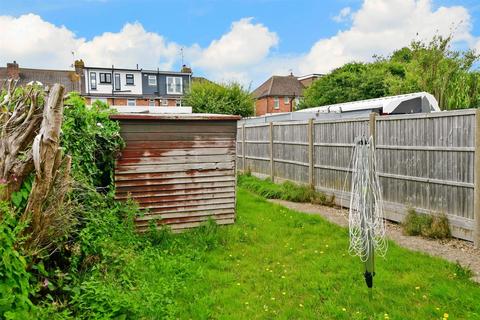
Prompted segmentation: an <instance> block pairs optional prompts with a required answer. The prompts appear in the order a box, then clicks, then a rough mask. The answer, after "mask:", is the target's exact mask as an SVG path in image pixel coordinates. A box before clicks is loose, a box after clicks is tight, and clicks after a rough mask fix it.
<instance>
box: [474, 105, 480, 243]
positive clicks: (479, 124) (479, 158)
mask: <svg viewBox="0 0 480 320" xmlns="http://www.w3.org/2000/svg"><path fill="white" fill-rule="evenodd" d="M474 167H475V169H474V173H473V174H474V181H475V187H474V188H475V189H474V200H473V211H474V221H475V232H474V238H473V242H474V245H475V247H476V248H478V247H480V109H477V110H475V159H474Z"/></svg>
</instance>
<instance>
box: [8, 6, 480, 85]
mask: <svg viewBox="0 0 480 320" xmlns="http://www.w3.org/2000/svg"><path fill="white" fill-rule="evenodd" d="M395 2H396V3H395ZM406 3H409V4H406ZM380 6H384V7H386V8H384V9H385V11H384V12H381V11H379V12H378V15H382V14H383V15H385V16H386V17H388V15H389V14H390V15H391V16H392V17H395V15H396V12H401V9H402V8H405V10H407V11H406V12H405V14H407V15H408V14H409V11H411V12H412V14H411V15H413V14H414V12H417V13H419V14H420V15H427V16H428V15H431V19H430V20H431V21H430V22H429V23H430V24H431V25H423V24H422V23H423V22H422V21H421V20H422V19H420V18H418V19H416V20H412V21H410V22H408V23H407V24H408V25H405V26H402V25H397V24H399V22H398V21H392V22H390V21H388V20H387V21H380V20H379V21H374V22H372V25H371V26H369V25H368V20H369V19H370V18H369V15H370V16H371V17H373V18H378V17H375V16H376V12H375V11H376V8H377V7H380ZM425 6H427V7H428V8H427V9H425V8H424V7H425ZM442 7H443V8H445V10H447V11H446V12H443V11H445V10H443V9H441V8H442ZM342 10H343V12H344V16H343V17H340V16H339V14H340V12H342ZM358 12H361V14H360V15H358V16H359V17H358V21H356V20H355V19H356V18H355V14H356V13H358ZM27 14H34V15H35V17H36V19H33V18H32V17H30V19H21V20H9V21H18V25H17V26H16V27H17V28H18V30H16V31H15V32H16V33H15V34H21V33H23V32H24V31H25V30H30V32H28V36H25V38H27V39H29V37H35V36H36V37H37V38H36V39H33V41H30V42H35V41H41V40H42V39H44V40H46V41H49V40H48V39H49V37H52V39H55V38H58V39H62V36H55V32H57V33H61V32H62V31H61V30H60V29H62V26H64V27H65V28H64V29H66V30H68V32H70V33H71V35H70V36H65V35H63V36H65V37H66V38H65V39H66V40H64V41H63V43H64V44H65V47H66V46H68V45H69V46H70V47H71V48H65V49H64V50H63V51H65V52H64V53H63V55H62V56H61V57H59V58H56V55H58V53H54V52H51V53H50V52H49V51H48V50H47V49H45V50H40V51H38V49H37V48H32V49H31V50H30V49H29V47H28V44H24V43H18V44H17V46H18V47H19V48H20V47H21V48H24V49H25V50H30V53H29V54H26V53H25V50H24V51H21V50H13V49H7V48H2V38H1V37H2V36H1V35H0V52H2V51H3V52H4V54H0V64H4V63H5V62H6V61H10V60H11V59H12V58H13V59H17V60H19V61H20V62H22V61H23V62H24V63H27V64H29V66H32V67H35V66H38V67H44V66H46V67H55V65H52V64H53V63H55V61H57V62H58V61H61V63H60V64H61V65H59V68H65V67H66V66H67V64H68V61H67V60H68V59H70V58H71V57H68V58H67V56H68V53H69V52H71V51H75V52H76V56H77V57H82V58H84V57H86V59H87V60H88V61H87V64H92V63H93V64H98V63H103V64H110V62H111V63H117V64H131V65H134V64H136V63H140V65H141V66H145V67H150V68H152V67H160V68H171V69H176V68H178V67H179V65H180V63H181V62H180V59H179V57H180V53H179V52H180V50H179V48H181V47H183V48H184V52H185V60H186V62H187V63H188V64H190V65H193V67H194V68H195V70H196V71H197V73H198V74H201V75H206V76H209V77H212V78H214V79H217V80H223V81H228V80H239V81H241V82H244V83H245V82H246V83H248V82H253V83H257V82H258V81H260V80H261V79H263V78H264V77H266V76H268V75H269V74H271V73H286V72H288V70H293V71H294V72H295V73H313V72H328V70H331V68H333V67H336V66H338V65H341V64H342V63H344V62H346V61H349V60H368V59H369V57H371V56H372V55H373V54H375V53H380V54H388V52H391V50H393V49H394V47H395V45H398V46H401V45H405V44H407V43H408V42H409V40H411V39H412V38H413V37H414V36H415V33H416V31H415V30H416V29H418V30H419V31H421V32H420V33H421V35H422V36H424V38H428V37H429V36H430V35H431V34H433V33H435V30H438V29H440V30H441V31H442V30H443V31H445V30H446V27H445V25H446V24H447V25H449V27H448V28H450V29H451V24H454V23H455V24H456V23H460V21H464V20H468V26H466V27H458V29H460V31H457V32H458V33H459V36H458V41H457V43H456V45H457V46H459V47H473V48H475V47H476V46H477V45H478V44H479V43H480V42H478V41H477V38H478V37H479V36H480V22H479V20H480V3H479V2H478V1H474V0H458V1H454V0H438V1H428V0H418V1H416V0H384V1H382V0H367V1H360V0H339V1H306V0H299V1H286V0H257V1H254V0H242V1H240V0H226V1H220V0H218V1H214V0H210V1H187V0H179V1H151V0H137V1H134V0H76V1H60V0H50V1H40V0H24V1H5V0H2V1H0V18H1V17H2V16H3V17H8V18H9V19H19V17H21V16H22V15H27ZM362 16H364V18H363V19H362ZM247 18H252V19H247ZM373 18H372V20H375V19H373ZM450 18H451V20H449V19H450ZM399 19H400V20H405V19H404V18H402V16H401V15H400V16H399ZM392 20H394V19H392ZM127 23H130V24H134V23H136V26H137V27H138V28H140V29H141V30H140V29H139V30H130V31H131V32H124V33H125V34H127V33H128V35H125V34H123V33H122V30H123V28H124V27H125V25H126V24H127ZM235 23H237V24H236V27H235ZM40 24H43V25H40ZM46 24H49V25H53V27H51V28H49V27H48V26H46ZM416 24H418V26H417V25H416ZM436 24H438V25H436ZM355 25H359V27H358V28H357V29H355ZM391 25H395V26H394V27H395V28H397V29H392V30H391V32H390V33H388V32H384V33H383V35H382V34H381V32H382V31H385V30H387V29H389V28H390V26H391ZM39 26H40V27H39ZM43 27H45V30H43V29H42V28H43ZM370 27H372V28H377V29H379V30H373V31H371V30H370V29H369V28H370ZM0 28H1V29H2V30H3V27H2V25H1V23H0ZM429 28H430V29H431V30H429ZM404 29H405V30H406V31H405V32H403V31H402V30H404ZM38 30H41V31H38ZM387 31H388V30H387ZM105 32H111V33H114V34H117V35H118V39H117V40H116V41H117V42H118V44H117V45H118V46H121V41H120V39H125V41H127V42H124V43H129V42H128V41H129V40H128V39H130V40H132V39H131V37H136V38H138V39H143V38H142V35H144V34H149V35H150V36H152V34H153V36H155V35H158V36H159V37H161V39H157V38H155V39H153V40H152V38H151V37H148V36H146V37H145V40H144V41H145V42H151V43H152V45H151V47H149V46H148V45H144V44H139V43H133V44H132V46H133V47H138V52H135V50H134V49H132V48H130V49H128V51H127V52H126V53H124V52H123V51H124V50H126V49H124V48H121V47H119V48H118V49H115V50H113V49H111V48H110V49H111V50H110V51H109V48H107V47H109V46H110V44H107V42H110V43H113V42H112V40H111V39H110V38H108V37H103V38H102V39H98V41H96V42H93V41H92V39H94V38H95V37H99V36H102V35H104V33H105ZM349 32H350V33H349ZM372 32H373V33H375V32H377V33H378V36H376V35H374V36H373V37H372V36H371V34H370V33H372ZM445 32H446V31H445ZM339 33H340V34H341V33H346V34H344V35H341V36H340V37H337V36H338V35H339ZM12 34H13V31H12ZM15 34H13V36H15ZM356 34H359V36H358V37H357V38H355V35H356ZM400 34H401V35H400ZM228 35H230V36H228ZM391 35H395V36H396V35H399V36H400V39H399V41H398V44H397V43H391V42H392V39H391ZM10 36H12V35H10ZM225 36H227V38H226V40H224V41H223V42H224V43H223V46H222V41H221V39H222V37H225ZM129 37H130V38H129ZM362 37H365V39H366V40H365V46H364V47H362V46H361V43H362V41H363V40H362ZM382 37H384V38H382ZM27 39H26V40H27ZM228 39H230V41H228ZM408 39H409V40H408ZM26 40H25V41H26ZM134 40H135V39H133V40H132V41H134ZM407 40H408V41H407ZM52 41H55V40H52ZM215 41H216V42H218V44H217V45H215V46H212V43H213V42H215ZM242 41H244V42H243V43H242ZM369 41H372V43H370V42H369ZM356 42H359V43H360V44H359V43H356ZM382 42H386V43H389V42H390V43H389V44H385V45H384V46H381V45H379V43H382ZM262 43H265V46H264V47H262ZM3 46H5V41H3ZM162 46H165V48H163V47H162ZM227 46H228V47H230V48H231V47H234V46H238V47H237V48H236V50H231V51H228V50H227V49H225V50H224V48H225V47H227ZM37 47H38V46H37ZM52 47H55V45H52ZM58 47H59V48H61V43H60V44H58ZM159 47H162V49H157V48H159ZM369 47H371V48H369ZM479 47H480V46H479ZM3 49H4V50H3ZM87 50H88V51H87ZM249 50H250V51H252V53H249V52H247V51H249ZM57 51H58V50H57ZM97 51H98V52H97ZM112 51H113V52H118V56H116V55H115V53H111V52H112ZM145 51H150V52H155V53H154V54H153V53H152V54H151V55H148V54H147V53H145ZM244 51H245V52H244ZM36 52H38V55H39V56H40V54H43V55H44V57H45V55H49V57H50V58H48V59H43V60H42V59H39V58H38V57H37V58H35V53H36ZM92 52H96V56H95V55H94V54H93V53H92ZM109 52H110V53H109ZM221 52H225V53H224V55H223V56H222V54H220V53H221ZM332 53H334V55H335V57H332ZM109 54H111V55H112V57H110V58H109V59H107V58H106V57H108V55H109ZM79 55H80V56H79ZM120 55H122V56H125V55H128V58H124V59H123V60H122V59H120V57H119V56H120ZM24 56H25V57H24ZM64 60H65V61H66V62H63V61H64ZM70 60H71V59H70ZM134 60H137V61H136V62H135V61H134ZM212 60H215V61H212ZM217 61H218V62H219V63H218V64H219V65H220V66H221V68H220V67H216V66H215V65H214V62H217ZM131 65H130V66H131ZM310 69H311V70H310ZM195 70H194V71H195Z"/></svg>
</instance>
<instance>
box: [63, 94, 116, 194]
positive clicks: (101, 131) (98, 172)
mask: <svg viewBox="0 0 480 320" xmlns="http://www.w3.org/2000/svg"><path fill="white" fill-rule="evenodd" d="M113 112H114V111H113V110H112V109H110V108H109V107H108V105H106V104H105V103H102V102H100V101H95V102H94V103H93V105H92V106H91V107H87V106H86V104H85V100H84V99H83V98H82V97H80V96H79V95H78V94H76V93H73V94H71V95H70V97H69V99H68V100H67V101H66V102H65V110H64V117H63V124H62V136H61V145H62V147H63V148H64V149H65V152H66V153H67V154H70V155H71V156H72V175H73V178H74V179H75V181H77V182H82V183H86V184H88V185H90V186H93V187H96V188H108V187H110V186H111V183H112V181H113V173H114V165H115V158H116V156H117V154H118V152H119V151H120V150H121V149H122V148H123V147H124V142H123V140H122V138H121V136H120V125H119V124H118V122H116V121H112V120H110V118H109V117H110V115H111V114H112V113H113Z"/></svg>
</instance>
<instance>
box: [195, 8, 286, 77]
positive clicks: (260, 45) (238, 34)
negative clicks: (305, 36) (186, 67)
mask: <svg viewBox="0 0 480 320" xmlns="http://www.w3.org/2000/svg"><path fill="white" fill-rule="evenodd" d="M277 44H278V36H277V35H276V33H274V32H271V31H270V30H268V28H267V27H265V26H264V25H262V24H260V23H257V24H253V23H252V18H243V19H241V20H239V21H236V22H234V23H232V26H231V29H230V31H229V32H228V33H226V34H224V35H223V36H222V37H221V38H220V39H218V40H213V41H212V42H211V43H210V45H209V46H208V47H207V48H206V49H203V50H201V52H198V53H197V57H196V58H194V60H193V62H192V65H193V67H194V68H196V67H199V68H201V69H203V70H206V71H207V72H208V73H209V74H212V76H213V77H214V78H215V79H217V80H218V79H220V80H227V79H231V78H234V79H236V80H240V81H243V82H245V80H247V81H248V75H249V73H250V72H249V70H248V69H249V68H255V67H256V66H258V65H260V64H262V63H264V60H265V58H266V57H267V56H268V55H269V53H270V51H271V49H272V48H273V47H275V46H276V45H277Z"/></svg>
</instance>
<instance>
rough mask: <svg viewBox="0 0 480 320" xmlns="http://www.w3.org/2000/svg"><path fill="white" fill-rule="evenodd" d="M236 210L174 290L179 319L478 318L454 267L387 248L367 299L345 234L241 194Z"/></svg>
mask: <svg viewBox="0 0 480 320" xmlns="http://www.w3.org/2000/svg"><path fill="white" fill-rule="evenodd" d="M237 205H238V211H237V212H238V219H237V222H236V224H235V225H233V226H229V227H223V228H221V229H220V230H219V231H218V233H219V234H218V235H217V236H218V237H220V238H221V239H222V244H221V245H218V246H215V247H214V248H213V249H211V250H209V251H206V252H205V254H203V255H202V257H201V259H197V260H195V263H194V264H193V265H192V266H191V268H193V269H192V270H195V271H194V272H193V273H192V274H191V277H190V278H189V279H187V280H186V282H185V283H184V285H183V286H182V289H181V290H179V291H178V292H177V294H176V299H175V300H176V305H177V306H176V308H175V309H176V310H177V312H178V314H177V316H178V317H179V318H181V319H442V318H443V316H444V314H445V313H447V314H448V315H449V317H448V319H480V286H479V285H477V284H476V283H473V282H472V281H470V280H468V272H466V271H465V270H463V269H462V268H460V267H458V266H456V265H455V264H452V263H448V262H446V261H443V260H441V259H437V258H432V257H429V256H427V255H425V254H421V253H415V252H411V251H409V250H406V249H403V248H400V247H398V246H397V245H395V244H394V243H389V250H388V252H387V256H386V258H385V259H381V258H379V259H377V275H376V276H375V279H374V281H375V282H374V286H375V287H374V291H373V299H372V300H371V301H369V299H368V291H367V288H366V286H365V283H364V279H363V274H362V273H363V269H362V264H361V262H360V260H359V259H358V258H356V257H351V256H350V255H349V254H348V252H347V249H348V233H347V230H346V229H344V228H340V227H338V226H336V225H333V224H331V223H329V222H326V221H325V220H323V219H322V218H320V217H317V216H311V215H307V214H302V213H298V212H294V211H291V210H289V209H286V208H284V207H281V206H278V205H274V204H271V203H268V202H266V201H265V200H264V199H263V198H261V197H258V196H255V195H252V194H251V193H249V192H248V191H245V190H243V189H241V188H240V189H239V190H238V202H237Z"/></svg>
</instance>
